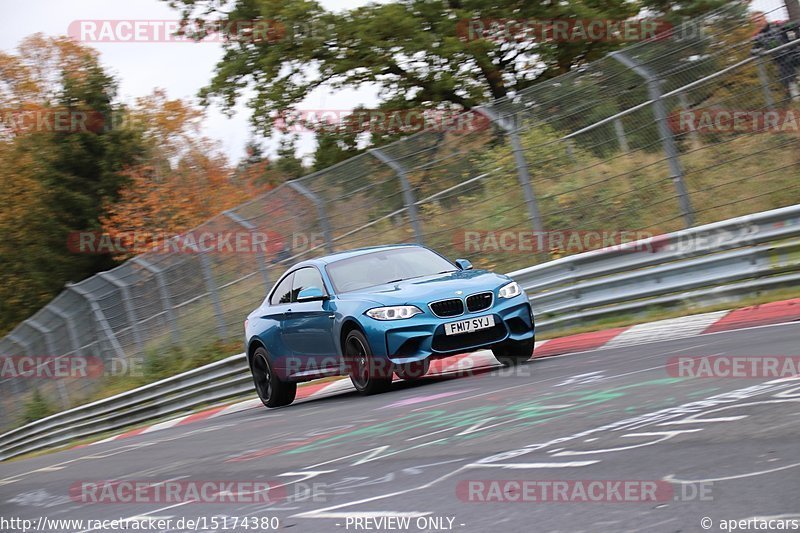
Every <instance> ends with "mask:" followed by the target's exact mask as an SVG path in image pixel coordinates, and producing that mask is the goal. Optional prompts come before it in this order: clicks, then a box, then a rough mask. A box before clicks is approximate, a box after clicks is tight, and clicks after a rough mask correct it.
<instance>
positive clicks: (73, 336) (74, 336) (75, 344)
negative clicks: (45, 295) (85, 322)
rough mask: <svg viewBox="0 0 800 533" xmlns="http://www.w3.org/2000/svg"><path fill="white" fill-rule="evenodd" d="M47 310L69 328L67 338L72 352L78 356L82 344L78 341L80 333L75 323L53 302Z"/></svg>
mask: <svg viewBox="0 0 800 533" xmlns="http://www.w3.org/2000/svg"><path fill="white" fill-rule="evenodd" d="M47 310H48V311H49V312H50V313H52V314H54V315H55V316H57V317H58V318H60V319H61V320H63V321H64V324H65V325H66V326H67V337H69V343H70V345H71V346H72V351H73V352H75V353H76V354H79V353H80V351H81V343H80V341H78V332H77V329H76V328H75V321H74V320H73V319H72V318H71V317H70V316H69V315H67V313H65V312H64V310H63V309H61V308H60V307H57V306H56V305H55V303H54V302H51V303H50V305H48V306H47Z"/></svg>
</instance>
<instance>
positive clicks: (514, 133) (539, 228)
mask: <svg viewBox="0 0 800 533" xmlns="http://www.w3.org/2000/svg"><path fill="white" fill-rule="evenodd" d="M475 111H477V112H478V113H481V114H482V115H484V116H485V117H486V118H488V119H489V120H490V121H491V122H492V123H493V124H495V125H496V126H498V127H499V128H500V129H502V130H503V131H504V132H506V134H508V137H509V140H510V141H511V149H512V151H513V152H514V162H515V163H516V166H517V177H518V178H519V184H520V185H521V186H522V192H523V194H524V195H525V196H524V197H525V205H526V206H527V208H528V217H529V218H530V219H531V224H533V231H535V232H536V233H537V234H539V235H541V234H542V233H544V224H543V223H542V215H541V212H540V211H539V204H538V203H537V202H536V195H535V194H534V192H533V186H532V185H531V175H530V172H529V171H528V161H527V160H526V159H525V152H524V151H523V148H522V141H520V138H519V127H517V126H516V124H514V121H513V120H506V119H505V118H504V117H501V116H500V115H499V114H498V113H497V111H495V110H494V109H492V108H490V107H477V108H475ZM567 153H568V154H569V155H570V157H571V158H572V154H571V147H570V146H569V144H567Z"/></svg>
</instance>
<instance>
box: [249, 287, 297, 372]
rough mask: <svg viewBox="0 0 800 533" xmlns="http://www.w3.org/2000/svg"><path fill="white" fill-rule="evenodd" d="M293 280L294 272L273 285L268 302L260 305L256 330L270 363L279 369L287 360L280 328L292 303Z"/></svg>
mask: <svg viewBox="0 0 800 533" xmlns="http://www.w3.org/2000/svg"><path fill="white" fill-rule="evenodd" d="M293 280H294V272H290V273H289V274H287V275H286V276H284V277H283V279H281V280H280V281H279V282H278V283H277V285H275V289H274V290H273V291H272V293H271V294H270V296H269V299H268V301H266V302H264V304H263V305H262V312H261V315H260V316H259V318H258V321H259V323H258V325H257V328H256V330H257V331H258V333H259V338H261V340H262V341H263V342H264V345H265V346H266V348H267V352H268V353H269V354H270V358H271V360H272V363H273V364H274V365H275V366H276V367H277V368H279V369H283V368H286V363H287V361H288V360H289V358H288V355H289V353H288V352H289V350H288V349H287V347H286V345H285V344H284V340H283V332H282V327H283V318H284V315H285V314H286V310H287V309H289V307H290V306H291V303H292V281H293ZM282 374H283V372H282Z"/></svg>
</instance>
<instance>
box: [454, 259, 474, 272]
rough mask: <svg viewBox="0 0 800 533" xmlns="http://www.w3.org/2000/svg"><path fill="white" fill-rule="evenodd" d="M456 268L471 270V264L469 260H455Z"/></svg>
mask: <svg viewBox="0 0 800 533" xmlns="http://www.w3.org/2000/svg"><path fill="white" fill-rule="evenodd" d="M456 266H457V267H458V268H460V269H461V270H472V263H470V262H469V259H456Z"/></svg>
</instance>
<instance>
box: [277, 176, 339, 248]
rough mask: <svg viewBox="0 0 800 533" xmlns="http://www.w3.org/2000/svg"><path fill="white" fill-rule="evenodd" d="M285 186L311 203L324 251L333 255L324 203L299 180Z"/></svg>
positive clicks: (288, 182) (329, 226) (289, 182)
mask: <svg viewBox="0 0 800 533" xmlns="http://www.w3.org/2000/svg"><path fill="white" fill-rule="evenodd" d="M286 185H288V186H289V187H291V188H292V189H294V190H295V191H297V192H298V193H300V194H302V195H303V196H305V197H306V198H308V199H309V200H311V203H313V204H314V207H315V208H316V209H317V216H318V217H319V223H320V225H321V226H322V235H323V237H324V238H325V249H326V250H327V251H328V253H333V239H332V238H331V225H330V223H329V222H328V213H327V211H326V210H325V202H324V201H323V200H322V199H321V198H320V197H319V196H317V195H316V194H314V193H313V192H311V190H310V189H309V188H308V187H306V186H305V185H303V184H302V183H300V181H299V180H290V181H287V182H286Z"/></svg>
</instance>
